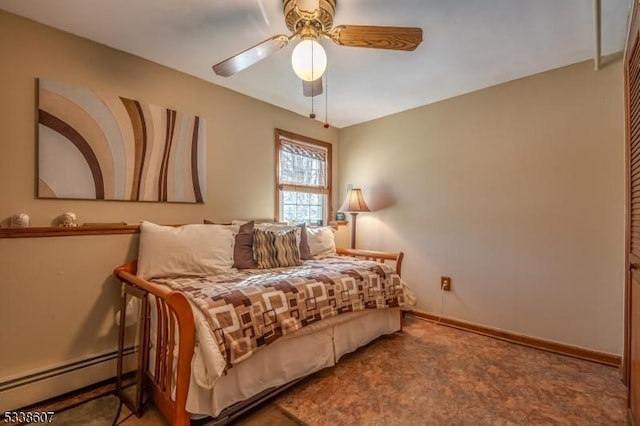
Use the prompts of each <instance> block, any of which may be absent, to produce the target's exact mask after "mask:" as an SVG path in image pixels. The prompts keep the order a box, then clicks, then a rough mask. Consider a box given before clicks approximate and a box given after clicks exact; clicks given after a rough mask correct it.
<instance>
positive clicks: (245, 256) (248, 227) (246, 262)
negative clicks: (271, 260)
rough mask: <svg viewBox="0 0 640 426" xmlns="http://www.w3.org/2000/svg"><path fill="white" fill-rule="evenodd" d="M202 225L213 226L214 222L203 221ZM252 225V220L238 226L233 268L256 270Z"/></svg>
mask: <svg viewBox="0 0 640 426" xmlns="http://www.w3.org/2000/svg"><path fill="white" fill-rule="evenodd" d="M204 223H206V224H213V223H214V222H212V221H210V220H208V219H205V220H204ZM254 224H255V222H254V221H253V220H252V221H250V222H246V223H245V224H243V225H240V230H239V231H238V233H237V234H236V240H235V244H234V246H233V267H234V268H236V269H256V268H257V267H258V265H257V264H256V261H255V259H254V258H253V226H254Z"/></svg>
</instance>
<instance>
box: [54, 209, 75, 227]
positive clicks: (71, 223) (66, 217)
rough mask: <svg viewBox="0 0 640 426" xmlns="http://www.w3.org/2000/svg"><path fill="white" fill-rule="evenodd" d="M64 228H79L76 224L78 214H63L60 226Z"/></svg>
mask: <svg viewBox="0 0 640 426" xmlns="http://www.w3.org/2000/svg"><path fill="white" fill-rule="evenodd" d="M58 226H61V227H63V228H73V227H76V226H78V224H77V223H76V214H75V213H73V212H66V213H63V214H62V215H61V216H60V218H59V224H58Z"/></svg>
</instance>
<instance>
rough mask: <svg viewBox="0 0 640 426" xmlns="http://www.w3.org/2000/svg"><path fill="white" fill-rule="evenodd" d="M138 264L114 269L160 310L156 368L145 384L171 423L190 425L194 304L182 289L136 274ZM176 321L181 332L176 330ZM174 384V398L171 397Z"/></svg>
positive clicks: (119, 277) (179, 425)
mask: <svg viewBox="0 0 640 426" xmlns="http://www.w3.org/2000/svg"><path fill="white" fill-rule="evenodd" d="M136 268H137V262H136V261H135V260H134V261H131V262H128V263H126V264H124V265H122V266H120V267H118V268H116V269H115V270H114V271H113V273H114V275H115V276H116V277H118V279H120V281H121V282H122V283H123V284H124V285H129V286H133V287H136V288H139V289H141V290H144V291H146V292H148V293H150V294H153V295H154V296H155V309H156V314H157V335H156V339H155V355H154V362H155V367H154V370H153V372H149V371H145V374H146V378H147V380H146V385H147V386H148V390H149V392H150V393H151V397H152V399H153V401H154V403H155V404H156V406H157V407H158V409H159V410H160V412H161V413H162V415H163V416H164V417H165V418H166V419H168V420H169V422H170V423H171V424H172V425H175V426H188V425H189V424H190V422H191V418H190V415H189V413H188V412H187V411H186V408H185V407H186V403H187V392H188V390H189V380H190V377H191V359H192V357H193V348H194V346H195V324H194V319H193V312H192V311H191V305H190V304H189V301H188V300H187V298H186V297H185V296H184V295H183V294H182V293H180V292H177V291H173V290H171V289H170V288H168V287H165V286H161V285H156V284H154V283H151V282H149V281H146V280H143V279H141V278H139V277H137V276H136ZM151 309H153V307H152V308H151ZM149 320H150V319H149V317H148V316H147V317H145V321H149ZM176 324H177V327H178V330H179V333H176ZM176 334H178V335H179V337H178V338H177V346H178V360H177V366H176V370H175V377H174V371H173V364H174V347H175V346H176ZM139 368H144V369H145V370H146V369H147V366H139ZM174 385H175V398H172V388H173V387H174Z"/></svg>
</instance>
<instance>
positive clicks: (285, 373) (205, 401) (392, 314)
mask: <svg viewBox="0 0 640 426" xmlns="http://www.w3.org/2000/svg"><path fill="white" fill-rule="evenodd" d="M398 330H400V313H399V309H398V308H392V309H367V310H364V311H360V312H353V313H349V314H343V315H339V316H337V317H334V318H329V319H327V320H323V321H321V322H319V323H316V324H313V325H311V326H309V327H305V328H304V329H302V330H300V331H299V332H296V333H295V334H292V335H289V336H285V337H282V338H281V339H279V340H277V341H276V342H274V343H272V344H270V345H269V346H267V347H265V348H263V349H261V350H259V351H257V352H256V353H255V354H254V355H252V356H251V357H250V358H248V359H247V360H245V361H243V362H242V363H240V364H238V365H235V366H234V367H233V368H231V369H230V370H229V371H228V372H227V374H226V375H225V376H223V377H222V378H220V380H219V381H218V382H217V383H216V385H215V386H214V387H213V388H212V389H205V388H202V387H200V386H198V384H197V383H196V381H195V379H194V377H193V371H192V373H191V374H192V377H191V381H190V384H189V394H188V397H187V405H186V408H187V411H188V412H190V413H192V414H194V415H207V416H212V417H216V416H218V414H220V412H221V411H222V410H224V409H225V408H227V407H230V406H231V405H233V404H235V403H237V402H240V401H243V400H246V399H248V398H251V397H252V396H254V395H256V394H258V393H260V392H262V391H264V390H266V389H269V388H272V387H275V386H280V385H283V384H286V383H288V382H290V381H292V380H295V379H299V378H300V377H304V376H306V375H309V374H311V373H314V372H316V371H319V370H321V369H323V368H325V367H330V366H332V365H334V364H335V363H336V362H337V360H338V359H340V357H342V356H343V355H344V354H347V353H349V352H353V351H354V350H356V349H357V348H359V347H360V346H363V345H366V344H367V343H369V342H371V341H372V340H374V339H375V338H377V337H379V336H382V335H384V334H390V333H393V332H395V331H398Z"/></svg>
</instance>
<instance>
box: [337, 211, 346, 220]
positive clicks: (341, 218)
mask: <svg viewBox="0 0 640 426" xmlns="http://www.w3.org/2000/svg"><path fill="white" fill-rule="evenodd" d="M336 220H339V221H343V220H346V216H345V215H344V213H342V212H338V213H336Z"/></svg>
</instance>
